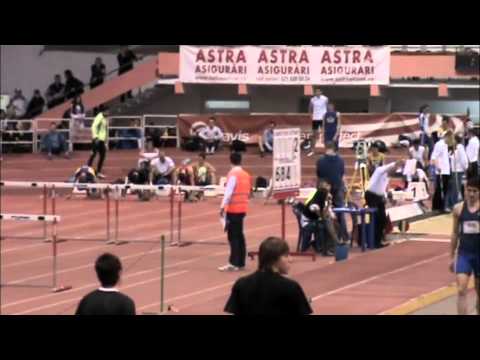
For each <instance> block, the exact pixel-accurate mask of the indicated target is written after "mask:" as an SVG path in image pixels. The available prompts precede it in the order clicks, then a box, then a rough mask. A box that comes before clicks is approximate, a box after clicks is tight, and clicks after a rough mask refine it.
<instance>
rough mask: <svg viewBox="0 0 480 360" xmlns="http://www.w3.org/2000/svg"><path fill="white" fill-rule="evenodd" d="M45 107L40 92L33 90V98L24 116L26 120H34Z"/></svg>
mask: <svg viewBox="0 0 480 360" xmlns="http://www.w3.org/2000/svg"><path fill="white" fill-rule="evenodd" d="M44 107H45V100H44V99H43V97H42V95H41V94H40V90H38V89H37V90H35V91H34V93H33V97H32V99H31V100H30V102H29V103H28V106H27V113H26V114H25V118H26V119H34V118H36V117H37V116H38V115H40V114H41V113H42V112H43V108H44Z"/></svg>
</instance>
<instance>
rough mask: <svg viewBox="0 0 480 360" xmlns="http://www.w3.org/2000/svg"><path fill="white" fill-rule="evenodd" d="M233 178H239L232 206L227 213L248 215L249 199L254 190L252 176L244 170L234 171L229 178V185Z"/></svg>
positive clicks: (227, 209)
mask: <svg viewBox="0 0 480 360" xmlns="http://www.w3.org/2000/svg"><path fill="white" fill-rule="evenodd" d="M232 176H235V177H236V178H237V184H236V186H235V190H233V194H232V197H231V199H230V204H228V205H227V206H226V209H225V211H226V212H227V213H230V214H246V213H247V211H248V198H249V197H250V192H251V190H252V180H251V177H250V174H249V173H247V172H246V171H245V170H243V169H238V168H237V169H232V170H231V171H230V172H229V173H228V176H227V183H228V181H229V180H230V178H231V177H232Z"/></svg>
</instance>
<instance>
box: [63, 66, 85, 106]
mask: <svg viewBox="0 0 480 360" xmlns="http://www.w3.org/2000/svg"><path fill="white" fill-rule="evenodd" d="M64 91H65V98H66V99H67V100H70V99H74V98H75V97H77V96H80V95H82V94H83V83H82V82H81V81H80V80H78V79H77V78H76V77H75V76H73V73H72V71H71V70H66V71H65V89H64Z"/></svg>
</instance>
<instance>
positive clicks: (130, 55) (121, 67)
mask: <svg viewBox="0 0 480 360" xmlns="http://www.w3.org/2000/svg"><path fill="white" fill-rule="evenodd" d="M117 60H118V75H122V74H125V73H127V72H129V71H131V70H133V64H134V63H135V61H138V60H140V59H139V58H138V57H137V55H135V53H134V52H133V51H132V50H130V49H129V48H128V46H125V47H123V48H122V51H121V52H120V53H119V54H118V55H117ZM125 96H127V97H128V98H129V99H131V98H132V91H128V92H127V93H126V94H123V95H122V96H121V97H120V101H121V102H122V103H123V102H125Z"/></svg>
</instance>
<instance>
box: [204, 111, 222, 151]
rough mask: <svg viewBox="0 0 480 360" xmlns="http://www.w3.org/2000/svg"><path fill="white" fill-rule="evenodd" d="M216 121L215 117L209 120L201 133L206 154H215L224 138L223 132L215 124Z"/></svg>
mask: <svg viewBox="0 0 480 360" xmlns="http://www.w3.org/2000/svg"><path fill="white" fill-rule="evenodd" d="M215 122H216V121H215V118H214V117H211V118H210V119H209V120H208V126H207V127H205V128H203V129H202V130H201V131H200V133H199V137H200V139H201V142H202V143H203V147H204V149H205V153H206V154H214V153H215V151H217V150H218V147H219V146H220V141H221V140H222V139H223V132H222V130H221V129H220V128H219V127H218V126H216V125H215Z"/></svg>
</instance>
